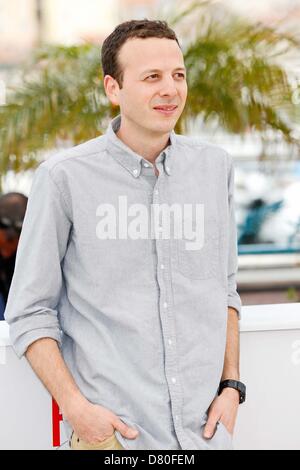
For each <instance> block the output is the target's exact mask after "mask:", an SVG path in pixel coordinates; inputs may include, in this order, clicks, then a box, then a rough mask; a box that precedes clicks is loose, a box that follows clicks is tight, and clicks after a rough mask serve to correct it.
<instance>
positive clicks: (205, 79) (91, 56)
mask: <svg viewBox="0 0 300 470" xmlns="http://www.w3.org/2000/svg"><path fill="white" fill-rule="evenodd" d="M199 6H201V9H199ZM214 11H215V10H214ZM191 15H193V19H192V20H191ZM226 18H227V20H226V21H224V18H222V21H221V20H219V19H218V18H216V17H215V15H213V14H212V11H211V9H210V2H208V1H205V2H196V3H195V4H192V5H191V6H190V7H189V8H187V9H186V10H184V11H181V12H180V14H179V15H178V16H175V17H173V18H171V19H170V21H169V23H171V24H173V25H175V27H176V29H178V30H179V31H181V32H182V34H183V33H184V32H185V31H186V29H187V28H189V35H187V34H186V33H185V34H184V39H183V41H182V43H183V52H184V57H185V63H186V67H187V72H188V85H189V97H188V101H187V105H186V108H185V111H184V113H183V115H182V117H181V118H180V120H179V121H178V123H177V126H176V131H177V132H185V131H187V130H188V127H189V123H190V122H191V120H194V119H195V118H198V117H201V118H202V119H203V121H204V122H205V123H206V122H207V123H209V122H210V121H212V120H214V121H216V120H217V122H218V124H219V126H220V127H222V128H223V129H225V130H226V131H228V132H231V133H234V134H240V135H243V134H245V133H247V132H249V131H252V130H256V131H259V132H260V134H261V138H262V139H263V140H267V139H269V135H270V132H269V131H270V130H271V131H273V134H274V133H275V134H276V136H277V138H279V139H280V140H281V141H282V140H283V141H285V142H287V143H288V145H291V147H293V148H295V147H296V148H297V149H299V145H300V144H299V140H297V139H296V138H295V136H294V127H293V123H292V122H291V119H290V116H293V113H294V107H295V106H294V105H293V100H292V94H293V89H292V86H291V83H290V81H289V77H288V75H287V72H286V71H285V68H284V66H283V65H282V64H280V60H279V59H280V58H281V57H283V56H284V54H285V53H286V52H288V51H292V50H296V48H299V42H298V41H297V40H296V38H294V37H292V36H291V35H289V34H287V33H282V32H279V31H277V30H276V29H274V28H270V27H266V26H264V25H262V24H259V23H258V24H253V23H251V22H249V23H247V22H245V21H244V20H243V21H242V20H239V19H237V18H236V17H234V16H232V15H229V14H228V15H227V16H226ZM191 30H192V31H191ZM187 38H189V39H187ZM117 112H118V110H117V109H116V108H113V107H112V106H111V105H110V103H109V101H108V99H107V98H106V95H105V92H104V89H103V81H102V71H101V67H100V51H99V47H98V46H96V45H94V44H84V45H78V46H71V47H67V46H45V47H44V48H42V49H40V50H38V51H37V52H36V53H35V54H34V55H33V58H32V60H31V61H30V63H28V64H27V65H26V66H25V67H24V69H23V72H22V86H20V87H18V88H15V89H11V90H10V93H9V96H8V100H7V104H6V105H4V106H0V175H5V174H6V172H7V171H8V170H13V171H15V172H18V171H22V170H26V169H29V168H33V167H35V166H36V165H37V163H38V161H39V158H40V151H41V150H45V149H51V148H55V147H56V146H58V145H59V144H60V143H61V142H62V141H65V140H67V141H70V142H71V143H72V144H77V143H80V142H82V141H84V140H87V139H90V138H92V137H95V136H96V135H99V134H101V132H102V131H103V130H104V129H105V128H106V126H107V124H108V121H109V120H110V119H111V117H113V116H114V115H116V114H117Z"/></svg>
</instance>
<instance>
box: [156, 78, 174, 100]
mask: <svg viewBox="0 0 300 470" xmlns="http://www.w3.org/2000/svg"><path fill="white" fill-rule="evenodd" d="M159 95H160V96H176V95H177V88H176V84H175V81H174V78H173V77H170V78H165V79H164V82H163V84H162V87H161V89H160V92H159Z"/></svg>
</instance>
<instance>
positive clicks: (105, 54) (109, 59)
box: [101, 19, 180, 88]
mask: <svg viewBox="0 0 300 470" xmlns="http://www.w3.org/2000/svg"><path fill="white" fill-rule="evenodd" d="M132 38H166V39H173V40H174V41H176V42H177V44H178V46H179V47H180V44H179V42H178V39H177V37H176V34H175V32H174V31H173V30H172V29H171V28H170V27H169V26H168V24H167V22H166V21H160V20H153V21H152V20H147V19H144V20H131V21H125V22H124V23H121V24H119V25H118V26H117V27H116V28H115V29H114V31H113V32H112V33H111V34H110V35H109V36H108V37H107V38H106V39H105V41H104V42H103V45H102V49H101V64H102V69H103V75H104V76H105V75H110V76H111V77H113V78H114V79H115V80H117V82H118V84H119V87H120V88H122V84H123V70H122V69H121V66H120V64H119V61H118V54H119V51H120V49H121V47H122V46H123V44H124V43H125V42H126V41H127V40H128V39H132Z"/></svg>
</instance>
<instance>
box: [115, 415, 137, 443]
mask: <svg viewBox="0 0 300 470" xmlns="http://www.w3.org/2000/svg"><path fill="white" fill-rule="evenodd" d="M114 426H115V428H116V429H117V430H118V431H119V432H120V433H121V434H122V436H124V437H126V438H128V439H135V438H136V437H137V436H138V434H139V432H138V430H137V429H134V428H131V427H129V426H127V424H125V423H123V421H121V420H120V419H117V420H116V422H115V423H114Z"/></svg>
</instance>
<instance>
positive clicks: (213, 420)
mask: <svg viewBox="0 0 300 470" xmlns="http://www.w3.org/2000/svg"><path fill="white" fill-rule="evenodd" d="M217 421H218V418H217V417H216V416H210V417H209V418H208V421H207V423H206V425H205V428H204V432H203V436H204V437H205V439H210V438H212V436H213V435H214V433H215V431H216V426H217Z"/></svg>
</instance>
